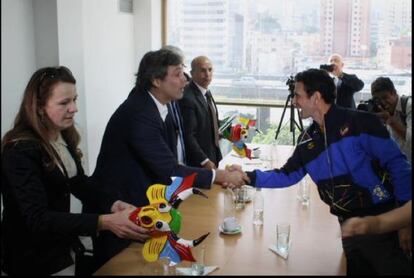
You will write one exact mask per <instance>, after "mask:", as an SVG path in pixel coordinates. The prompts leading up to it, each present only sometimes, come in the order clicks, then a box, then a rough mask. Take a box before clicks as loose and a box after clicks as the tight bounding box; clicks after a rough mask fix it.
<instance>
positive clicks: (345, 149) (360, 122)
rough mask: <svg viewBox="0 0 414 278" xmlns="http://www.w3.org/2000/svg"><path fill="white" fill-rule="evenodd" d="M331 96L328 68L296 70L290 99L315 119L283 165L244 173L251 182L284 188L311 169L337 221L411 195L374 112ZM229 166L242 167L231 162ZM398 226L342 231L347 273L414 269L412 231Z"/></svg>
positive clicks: (400, 161)
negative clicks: (366, 232)
mask: <svg viewBox="0 0 414 278" xmlns="http://www.w3.org/2000/svg"><path fill="white" fill-rule="evenodd" d="M334 100H335V84H334V82H333V80H332V78H331V77H330V76H329V74H328V73H327V72H326V71H325V70H319V69H309V70H306V71H303V72H300V73H298V74H297V75H296V76H295V89H294V98H293V104H294V105H295V107H297V108H298V109H299V110H300V117H301V118H302V119H306V118H309V117H310V118H312V120H313V123H312V124H311V125H310V126H309V127H308V128H307V129H306V130H304V132H303V133H302V137H301V138H300V140H298V144H297V146H296V148H295V150H294V153H293V155H292V156H291V157H290V158H289V159H288V160H287V162H286V164H285V165H284V166H283V167H282V168H281V169H274V170H269V171H260V170H254V171H252V172H247V175H248V176H249V179H250V184H251V185H252V186H255V187H260V188H284V187H288V186H291V185H293V184H297V183H298V182H299V181H300V180H301V179H302V178H303V177H304V176H305V175H306V174H309V176H310V177H311V178H312V180H313V181H314V183H315V184H316V185H317V187H318V191H319V195H320V197H321V199H322V201H324V202H325V203H326V204H328V205H329V206H330V211H331V213H332V214H334V215H336V216H337V217H338V221H339V223H340V224H342V223H344V221H345V220H347V219H348V218H351V217H364V216H375V215H379V214H381V213H386V212H388V211H391V210H392V209H394V208H396V207H400V206H403V205H404V204H406V203H407V202H410V201H411V191H412V183H411V177H412V172H411V165H410V163H409V162H408V161H407V159H406V157H405V155H404V154H403V153H402V152H401V151H400V149H399V148H398V146H397V144H396V143H395V141H394V140H392V138H391V137H390V135H389V133H388V131H387V130H386V128H385V126H384V125H383V124H382V123H381V122H380V120H379V119H378V118H377V117H376V116H375V115H373V114H371V113H366V112H363V111H359V110H352V109H345V108H342V107H340V106H337V105H335V104H334ZM228 170H232V171H241V167H240V166H238V165H232V166H231V167H229V169H228ZM387 177H390V178H387ZM399 232H400V233H399V234H398V233H397V232H388V233H383V234H379V235H377V234H375V235H367V236H364V237H358V236H352V237H344V238H342V246H343V249H344V251H345V256H346V261H347V275H358V274H374V275H387V274H388V275H389V274H406V275H409V274H411V272H412V268H411V266H412V262H411V260H410V259H409V258H408V257H407V256H405V254H404V251H409V250H410V249H411V245H410V246H409V245H408V244H407V242H408V241H407V240H408V238H407V237H405V238H403V237H402V236H401V235H402V234H404V236H410V234H411V230H409V231H408V230H407V229H406V228H404V229H402V230H400V231H399ZM402 239H403V241H404V242H403V243H400V244H399V240H400V241H401V240H402ZM407 248H408V250H407Z"/></svg>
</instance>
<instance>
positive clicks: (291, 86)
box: [286, 75, 295, 93]
mask: <svg viewBox="0 0 414 278" xmlns="http://www.w3.org/2000/svg"><path fill="white" fill-rule="evenodd" d="M286 85H288V87H289V91H290V92H291V93H293V91H294V90H295V79H294V78H293V76H292V75H291V76H289V78H288V80H287V81H286Z"/></svg>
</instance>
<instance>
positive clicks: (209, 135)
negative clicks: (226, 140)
mask: <svg viewBox="0 0 414 278" xmlns="http://www.w3.org/2000/svg"><path fill="white" fill-rule="evenodd" d="M179 104H180V108H181V114H182V117H183V122H184V138H185V147H186V154H187V163H188V165H191V166H196V167H201V164H200V163H201V162H203V161H204V160H206V159H207V158H208V159H210V160H211V161H212V162H214V164H216V166H218V163H219V161H220V160H221V159H222V154H221V152H220V148H219V147H217V146H216V145H215V143H214V126H213V122H212V118H211V116H210V113H209V108H208V105H207V102H206V100H205V98H204V96H203V94H202V93H201V91H200V90H199V89H198V87H197V85H196V84H195V83H194V82H193V81H192V82H190V83H189V84H188V85H187V87H186V88H185V90H184V96H183V98H182V99H181V100H180V101H179ZM213 104H214V107H215V110H216V116H217V119H218V112H217V111H218V110H217V106H216V104H215V102H214V99H213Z"/></svg>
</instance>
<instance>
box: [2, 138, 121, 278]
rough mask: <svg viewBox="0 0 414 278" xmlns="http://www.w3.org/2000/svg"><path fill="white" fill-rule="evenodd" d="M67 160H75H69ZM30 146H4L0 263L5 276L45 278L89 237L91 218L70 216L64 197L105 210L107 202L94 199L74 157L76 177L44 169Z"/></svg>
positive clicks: (32, 144) (26, 143)
mask: <svg viewBox="0 0 414 278" xmlns="http://www.w3.org/2000/svg"><path fill="white" fill-rule="evenodd" d="M71 153H72V156H73V157H74V158H75V156H74V155H73V152H71ZM46 160H47V155H46V153H45V152H44V151H43V150H42V148H41V147H40V144H39V143H37V142H36V141H34V140H33V141H21V142H19V143H15V144H9V145H8V146H6V147H5V149H4V151H3V154H2V187H1V191H2V194H3V206H4V210H3V218H2V225H1V229H2V237H1V240H2V244H1V248H2V260H3V262H4V265H3V266H2V267H4V271H5V272H6V273H8V274H31V275H33V274H38V275H39V274H42V275H49V274H53V273H55V272H57V271H60V270H62V269H64V268H66V267H67V266H69V265H71V264H72V263H73V260H72V258H71V257H70V247H71V246H73V244H75V243H76V242H78V239H77V236H79V235H89V236H91V235H94V234H96V231H97V223H98V215H97V214H72V213H69V212H70V193H73V194H74V195H75V196H76V197H77V198H78V199H80V200H81V201H82V202H83V203H89V204H98V203H100V204H101V205H102V207H101V208H100V209H101V210H107V211H109V208H110V206H111V205H112V203H113V201H114V200H113V199H112V198H107V197H108V196H104V195H101V194H97V193H96V192H95V190H94V189H93V188H91V187H90V185H89V184H88V183H87V177H86V176H85V175H84V172H83V169H82V166H81V163H80V161H79V160H78V159H76V158H75V162H76V166H77V175H76V176H75V177H73V178H68V177H67V176H66V175H65V174H63V173H62V172H61V171H60V169H59V168H58V167H54V169H52V170H48V169H47V168H46V166H45V164H44V161H46Z"/></svg>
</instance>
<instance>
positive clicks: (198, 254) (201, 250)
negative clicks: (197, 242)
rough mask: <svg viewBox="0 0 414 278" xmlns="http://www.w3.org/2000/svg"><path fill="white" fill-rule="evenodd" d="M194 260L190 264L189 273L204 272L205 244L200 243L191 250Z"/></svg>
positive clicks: (199, 273) (198, 273)
mask: <svg viewBox="0 0 414 278" xmlns="http://www.w3.org/2000/svg"><path fill="white" fill-rule="evenodd" d="M191 252H192V254H193V256H194V258H195V260H196V261H195V262H193V263H192V264H191V275H194V276H199V275H203V274H204V263H205V262H204V259H205V255H206V247H205V245H201V246H198V247H195V248H193V249H192V250H191Z"/></svg>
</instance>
